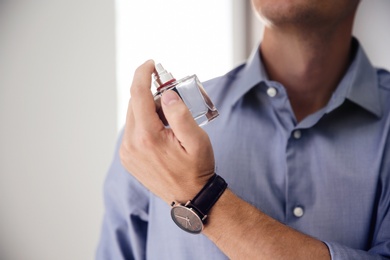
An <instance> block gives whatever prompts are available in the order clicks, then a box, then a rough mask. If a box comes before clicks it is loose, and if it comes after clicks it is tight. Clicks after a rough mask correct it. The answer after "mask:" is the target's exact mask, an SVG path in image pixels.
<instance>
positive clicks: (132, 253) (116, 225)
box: [96, 135, 149, 260]
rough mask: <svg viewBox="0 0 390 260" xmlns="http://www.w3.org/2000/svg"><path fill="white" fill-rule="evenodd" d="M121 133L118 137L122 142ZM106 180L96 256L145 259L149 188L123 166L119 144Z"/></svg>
mask: <svg viewBox="0 0 390 260" xmlns="http://www.w3.org/2000/svg"><path fill="white" fill-rule="evenodd" d="M121 140H122V135H121V136H120V138H119V144H120V142H121ZM116 151H117V152H116V153H115V155H114V158H113V161H112V164H111V166H110V168H109V170H108V174H107V177H106V180H105V183H104V205H105V214H104V219H103V225H102V229H101V237H100V241H99V245H98V248H97V251H96V259H97V260H106V259H118V260H119V259H145V248H146V235H147V226H148V221H147V217H148V214H147V212H148V203H149V192H148V191H147V190H146V189H145V187H143V186H142V185H141V184H140V183H139V182H138V181H137V180H135V179H134V178H133V176H131V175H130V174H128V172H127V171H126V170H125V169H124V168H123V167H122V165H121V163H120V159H119V153H118V152H119V146H118V147H117V149H116Z"/></svg>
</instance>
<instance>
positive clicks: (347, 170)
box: [97, 41, 390, 260]
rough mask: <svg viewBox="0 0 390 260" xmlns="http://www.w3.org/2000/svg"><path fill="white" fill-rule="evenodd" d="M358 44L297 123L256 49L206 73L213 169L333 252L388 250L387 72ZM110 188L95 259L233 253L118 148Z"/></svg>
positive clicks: (366, 255) (361, 254)
mask: <svg viewBox="0 0 390 260" xmlns="http://www.w3.org/2000/svg"><path fill="white" fill-rule="evenodd" d="M354 44H355V45H356V46H355V47H356V53H355V55H354V59H353V61H352V63H351V65H350V67H349V69H348V71H347V72H346V74H345V75H344V77H343V79H342V80H341V81H340V83H339V85H338V87H337V89H336V90H335V92H334V93H333V95H332V97H331V99H330V100H329V102H328V104H327V105H326V106H325V107H324V108H323V109H321V110H320V111H317V112H316V113H314V114H311V115H309V116H308V117H306V118H305V119H303V120H302V121H300V122H299V123H297V121H296V119H295V117H294V113H293V111H292V109H291V105H290V102H289V100H288V97H287V94H286V90H285V88H284V87H283V86H282V85H281V84H280V83H278V82H274V81H271V80H268V77H267V75H266V72H265V70H264V67H263V65H262V63H261V58H260V55H259V52H258V50H256V52H254V53H253V55H252V56H251V58H250V59H249V60H248V62H247V63H246V64H243V65H241V66H239V67H237V68H235V69H234V70H232V71H231V72H229V73H228V74H226V75H225V76H223V77H220V78H216V79H213V80H211V81H209V82H206V83H205V87H206V88H207V91H208V93H209V94H210V96H211V98H212V100H213V101H214V103H215V105H216V106H217V108H218V110H219V112H220V116H219V118H217V119H216V120H215V121H214V122H212V123H210V124H208V125H206V126H205V128H204V129H205V130H206V131H207V133H208V134H209V136H210V139H211V141H212V144H213V147H214V153H215V158H216V163H217V173H218V174H219V175H221V176H223V178H224V179H225V180H226V181H227V182H228V184H229V187H230V189H231V190H232V191H233V192H234V193H235V194H237V195H238V196H239V197H241V198H242V199H244V200H246V201H247V202H249V203H250V204H252V205H254V206H255V207H257V208H258V209H260V210H261V211H263V212H265V213H266V214H268V215H269V216H271V217H273V218H275V219H277V220H278V221H280V222H282V223H284V224H286V225H288V226H290V227H293V228H295V229H296V230H299V231H301V232H303V233H306V234H308V235H311V236H313V237H315V238H318V239H320V240H321V241H324V243H326V245H327V246H328V248H329V250H330V253H331V256H332V258H333V259H382V257H390V74H389V73H388V72H387V71H385V70H377V69H375V68H374V67H373V66H372V65H371V64H370V61H369V60H368V58H367V56H366V54H365V53H364V51H363V49H362V47H361V46H359V44H358V43H357V41H354ZM104 198H105V207H106V212H105V216H104V222H103V228H102V235H101V240H100V244H99V246H98V250H97V259H105V260H106V259H116V260H118V259H227V257H226V256H225V255H224V254H223V253H222V252H221V251H220V250H219V249H218V248H217V247H216V246H215V245H214V244H213V243H212V242H211V241H210V240H209V239H208V238H207V237H206V236H204V235H192V234H188V233H186V232H184V231H182V230H181V229H179V228H178V227H177V226H176V225H175V224H174V223H173V221H172V220H171V217H170V206H169V205H167V204H166V203H165V202H163V201H162V200H161V199H159V198H157V197H155V196H154V195H153V194H151V193H150V192H149V191H148V190H146V189H145V188H144V187H143V186H142V185H141V184H140V183H139V182H137V181H136V180H135V179H134V178H133V177H132V176H131V175H130V174H129V173H128V172H126V170H125V169H124V168H123V167H122V166H121V163H120V160H119V156H118V153H116V154H115V157H114V160H113V163H112V165H111V168H110V169H109V173H108V176H107V179H106V182H105V186H104ZM237 214H240V212H237Z"/></svg>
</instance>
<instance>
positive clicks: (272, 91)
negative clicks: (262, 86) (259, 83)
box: [267, 87, 278, 97]
mask: <svg viewBox="0 0 390 260" xmlns="http://www.w3.org/2000/svg"><path fill="white" fill-rule="evenodd" d="M277 93H278V91H277V90H276V88H273V87H271V88H268V89H267V95H268V96H270V97H274V96H276V94H277Z"/></svg>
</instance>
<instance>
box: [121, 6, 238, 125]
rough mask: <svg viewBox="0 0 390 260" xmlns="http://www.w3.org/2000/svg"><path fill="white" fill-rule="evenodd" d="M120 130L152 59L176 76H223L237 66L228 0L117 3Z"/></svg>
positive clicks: (205, 78)
mask: <svg viewBox="0 0 390 260" xmlns="http://www.w3.org/2000/svg"><path fill="white" fill-rule="evenodd" d="M116 12H117V37H116V39H117V68H116V69H117V81H118V82H117V84H118V92H117V93H118V124H119V125H118V129H120V128H122V127H123V124H124V122H125V116H126V110H127V103H128V99H129V88H130V84H131V81H132V77H133V73H134V70H135V69H136V68H137V67H138V66H139V65H140V64H142V63H143V62H144V61H146V60H147V59H154V60H155V61H156V62H160V63H161V64H163V66H164V67H165V68H166V69H167V70H168V71H169V72H171V73H172V74H173V75H174V76H175V77H176V78H182V77H184V76H187V75H190V74H197V75H198V77H199V78H200V80H202V81H206V80H208V79H210V78H213V77H216V76H220V75H222V74H223V73H225V72H227V71H228V70H230V69H231V68H232V66H233V46H232V10H231V1H226V0H212V1H210V0H197V1H183V0H169V1H161V0H142V1H132V0H116Z"/></svg>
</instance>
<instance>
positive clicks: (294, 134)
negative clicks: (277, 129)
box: [293, 130, 302, 139]
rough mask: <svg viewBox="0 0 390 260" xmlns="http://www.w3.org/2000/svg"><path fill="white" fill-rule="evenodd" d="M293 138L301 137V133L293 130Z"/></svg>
mask: <svg viewBox="0 0 390 260" xmlns="http://www.w3.org/2000/svg"><path fill="white" fill-rule="evenodd" d="M293 136H294V138H295V139H299V138H301V136H302V132H301V131H300V130H295V131H294V133H293Z"/></svg>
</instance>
